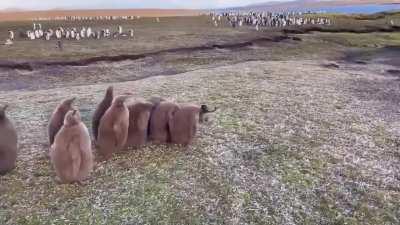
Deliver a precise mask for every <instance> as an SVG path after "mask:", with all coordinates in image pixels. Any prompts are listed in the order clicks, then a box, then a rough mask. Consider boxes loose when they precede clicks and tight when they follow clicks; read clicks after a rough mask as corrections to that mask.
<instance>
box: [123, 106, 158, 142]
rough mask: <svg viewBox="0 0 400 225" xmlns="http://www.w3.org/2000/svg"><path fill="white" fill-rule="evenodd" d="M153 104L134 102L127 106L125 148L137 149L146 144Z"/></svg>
mask: <svg viewBox="0 0 400 225" xmlns="http://www.w3.org/2000/svg"><path fill="white" fill-rule="evenodd" d="M153 106H154V105H153V104H152V103H150V102H146V101H144V100H135V101H134V102H131V103H129V104H128V106H127V107H128V109H129V129H128V139H127V141H126V146H127V147H139V146H141V145H144V144H146V142H147V135H148V126H149V120H150V114H151V112H152V109H153Z"/></svg>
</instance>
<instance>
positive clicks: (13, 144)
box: [0, 105, 18, 175]
mask: <svg viewBox="0 0 400 225" xmlns="http://www.w3.org/2000/svg"><path fill="white" fill-rule="evenodd" d="M7 107H8V106H7V105H5V106H3V107H0V175H3V174H6V173H7V172H9V171H11V170H12V169H13V168H14V167H15V162H16V160H17V154H18V152H17V151H18V146H17V145H18V137H17V131H16V130H15V128H14V126H13V124H12V122H11V121H10V120H9V119H8V118H7V115H6V112H5V111H6V109H7Z"/></svg>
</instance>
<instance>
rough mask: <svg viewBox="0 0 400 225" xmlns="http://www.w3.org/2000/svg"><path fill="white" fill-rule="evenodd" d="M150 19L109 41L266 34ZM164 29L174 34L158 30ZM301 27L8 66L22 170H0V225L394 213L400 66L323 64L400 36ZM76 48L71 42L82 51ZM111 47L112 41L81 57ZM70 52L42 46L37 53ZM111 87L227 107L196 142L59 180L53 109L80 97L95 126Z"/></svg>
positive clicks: (399, 155) (299, 219) (373, 220)
mask: <svg viewBox="0 0 400 225" xmlns="http://www.w3.org/2000/svg"><path fill="white" fill-rule="evenodd" d="M193 20H196V19H193ZM179 21H180V22H179ZM179 21H175V22H176V23H178V24H179V23H181V22H182V21H183V20H179ZM196 21H197V22H194V23H203V22H204V20H200V21H198V20H196ZM162 22H163V21H162ZM189 22H190V21H189ZM189 22H185V24H186V23H188V24H189ZM168 24H170V23H168ZM0 25H1V24H0ZM2 25H4V24H2ZM164 25H165V24H164ZM181 25H182V24H181ZM18 26H19V25H18ZM137 26H139V24H138V25H137ZM155 26H161V25H157V24H152V25H150V23H149V24H147V25H143V32H145V31H146V32H145V33H146V34H151V32H154V34H156V33H157V36H154V37H153V36H151V35H149V36H143V37H138V38H143V40H142V41H143V42H145V39H147V38H148V39H149V45H148V46H150V47H149V48H150V49H146V47H140V46H138V47H137V51H136V50H133V49H135V48H134V47H133V46H134V45H135V44H138V43H131V42H129V43H128V41H126V42H115V43H114V44H118V43H119V44H121V43H125V44H121V47H120V50H121V51H127V52H140V51H148V50H149V51H154V50H157V49H159V48H170V47H171V46H172V47H176V46H181V45H185V46H190V45H197V44H204V43H208V42H218V41H233V42H234V41H243V40H246V39H249V38H254V37H259V36H265V35H270V34H269V32H258V33H257V32H254V31H250V30H246V29H243V30H231V29H228V28H219V29H217V28H215V29H214V28H211V29H212V30H211V31H212V33H206V32H205V31H207V32H210V30H209V28H203V29H204V30H201V29H200V30H198V28H196V27H194V26H193V27H191V26H187V25H184V26H182V27H180V26H177V27H175V28H174V29H177V30H181V31H182V33H179V34H171V35H173V36H171V37H169V36H168V35H167V33H165V32H167V30H160V29H163V28H164V26H163V28H161V27H155ZM165 26H167V25H165ZM168 28H171V27H168ZM171 29H172V28H171ZM202 31H204V32H202ZM175 32H176V30H175ZM171 33H173V32H172V30H171ZM188 33H194V35H193V36H192V37H190V38H188V36H190V35H187V34H188ZM160 35H163V36H165V37H167V36H168V37H169V38H171V39H168V38H167V39H163V40H162V41H161V40H159V41H157V40H158V39H157V38H159V36H160ZM298 36H299V37H301V38H302V39H303V41H301V42H296V41H284V42H281V43H270V42H265V43H260V44H257V45H253V46H249V47H245V48H238V49H234V50H221V49H215V50H210V51H194V52H188V53H180V54H177V53H168V54H161V55H158V56H153V57H147V58H144V59H141V60H137V61H124V62H116V63H97V64H94V65H90V66H86V67H48V68H41V69H37V70H35V71H31V72H27V71H18V70H0V81H1V82H0V104H1V103H5V102H7V103H10V113H9V115H10V117H11V118H12V120H13V121H14V122H15V125H16V127H17V130H18V133H19V149H20V153H19V157H18V162H17V167H16V169H15V170H13V171H12V172H11V173H9V174H7V175H6V176H1V177H0V224H77V223H79V224H360V225H364V224H371V225H375V224H399V223H400V204H399V202H400V178H399V175H398V174H399V173H400V169H399V161H400V129H399V127H400V123H399V122H398V121H400V118H399V114H398V112H399V103H400V96H399V95H398V93H399V92H400V90H399V85H398V82H399V81H398V76H396V75H390V74H388V73H386V72H385V71H387V70H388V69H396V68H395V67H392V66H388V65H384V64H377V63H370V64H367V65H356V64H349V63H346V62H345V61H338V65H339V67H340V68H338V69H329V68H326V67H324V66H323V65H326V64H327V63H330V62H332V60H336V59H341V57H342V56H344V55H345V53H346V52H347V51H348V50H349V49H350V50H359V51H363V50H371V49H372V50H379V49H381V47H384V46H393V45H398V43H399V42H398V41H399V36H398V34H396V33H393V34H386V33H374V34H364V35H360V36H357V34H346V33H336V34H325V33H324V34H320V33H312V34H304V35H298ZM359 37H362V38H359ZM143 42H139V43H143ZM20 43H22V44H21V45H22V46H18V44H20ZM157 43H158V44H157ZM164 43H165V46H164ZM18 44H16V45H14V46H13V48H20V49H21V51H20V52H19V53H10V54H11V55H10V58H11V59H12V58H13V57H15V59H24V60H26V59H28V58H29V57H31V56H33V51H31V50H32V49H34V48H36V47H35V46H32V45H31V43H28V42H26V43H25V42H19V43H18ZM71 44H72V43H71ZM23 45H25V47H24V46H23ZM38 45H40V44H39V42H38ZM81 47H82V43H79V44H77V46H76V49H75V50H73V51H74V52H75V53H76V54H80V52H81V51H79V48H81ZM0 48H3V47H0ZM24 48H27V49H28V50H26V51H25V52H22V50H23V49H24ZM110 48H113V47H112V46H111V45H108V43H106V41H104V43H103V42H102V43H101V45H97V46H95V47H93V49H92V50H93V52H91V53H88V52H89V50H87V51H86V50H82V52H83V54H82V56H84V57H86V56H88V54H94V55H97V54H103V53H104V52H107V54H108V53H109V49H110ZM117 49H118V48H117ZM122 49H124V50H122ZM103 51H104V52H103ZM117 51H118V52H119V50H117ZM74 52H70V53H68V54H67V53H55V52H54V51H53V50H46V51H44V53H46V54H42V53H40V54H39V55H40V56H39V58H40V59H53V58H54V57H55V58H70V57H71V55H73V54H75V53H74ZM111 53H112V54H114V53H113V52H111ZM111 53H110V54H111ZM58 54H60V55H58ZM1 55H2V56H3V57H5V54H4V51H0V58H1V57H2V56H1ZM28 56H29V57H28ZM109 85H113V86H114V87H115V89H116V90H117V92H119V93H123V92H126V91H130V92H133V93H134V95H135V97H150V96H164V97H171V98H174V99H177V100H178V101H180V102H196V103H207V104H209V105H211V106H218V107H219V110H218V111H217V113H216V114H215V115H214V116H213V117H212V120H211V121H210V122H208V123H207V124H204V125H201V127H200V130H199V134H198V138H197V140H196V142H195V143H194V144H193V146H191V147H190V148H189V149H186V150H185V149H182V148H181V147H179V146H164V145H163V146H155V145H148V146H146V147H144V148H141V149H135V150H134V149H131V150H128V151H125V152H122V153H120V154H117V155H116V156H115V157H113V159H112V160H111V161H109V162H106V163H104V162H102V163H100V162H98V163H97V164H96V168H95V171H94V173H93V174H92V177H91V179H90V180H88V181H87V182H85V184H84V185H57V184H56V183H55V180H54V178H55V172H54V170H53V169H52V168H51V165H50V162H49V160H48V159H47V158H46V156H45V152H46V151H47V149H48V147H49V146H48V144H47V138H46V125H47V121H48V118H49V116H50V113H51V112H52V110H53V109H54V107H55V106H56V105H57V104H58V103H59V102H60V101H61V100H62V99H64V98H67V97H70V96H77V97H78V101H77V102H76V105H77V106H78V107H79V109H80V111H81V114H82V117H83V119H84V122H85V124H87V126H88V127H89V128H90V118H91V115H92V113H93V111H94V108H95V106H96V104H97V103H98V102H99V101H100V99H101V98H102V96H103V94H104V90H105V89H106V87H107V86H109ZM93 150H94V149H93ZM94 151H95V150H94Z"/></svg>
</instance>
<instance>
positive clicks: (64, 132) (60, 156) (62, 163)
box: [50, 110, 93, 183]
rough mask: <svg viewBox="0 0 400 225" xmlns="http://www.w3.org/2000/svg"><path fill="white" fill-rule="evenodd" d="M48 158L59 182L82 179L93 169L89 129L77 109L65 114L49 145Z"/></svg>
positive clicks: (71, 181) (79, 180)
mask: <svg viewBox="0 0 400 225" xmlns="http://www.w3.org/2000/svg"><path fill="white" fill-rule="evenodd" d="M50 159H51V162H52V164H53V167H54V169H55V171H56V174H57V177H58V178H59V181H60V182H61V183H73V182H81V181H84V180H85V179H86V178H88V177H89V175H90V173H91V171H92V170H93V153H92V148H91V141H90V135H89V131H88V129H87V127H86V126H85V124H84V123H83V122H82V121H81V117H80V113H79V112H78V111H77V110H72V111H69V112H68V113H67V115H66V116H65V119H64V125H63V126H62V128H61V129H60V131H59V132H58V133H57V135H56V137H55V140H54V144H53V145H52V146H51V149H50Z"/></svg>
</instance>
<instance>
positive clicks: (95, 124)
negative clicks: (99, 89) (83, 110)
mask: <svg viewBox="0 0 400 225" xmlns="http://www.w3.org/2000/svg"><path fill="white" fill-rule="evenodd" d="M113 98H114V88H113V87H112V86H110V87H108V88H107V91H106V95H105V96H104V98H103V100H102V101H101V102H100V103H99V105H98V106H97V108H96V110H95V111H94V114H93V118H92V132H93V138H94V140H97V137H98V133H99V124H100V120H101V118H102V117H103V115H104V113H105V112H106V111H107V109H108V108H110V106H111V103H112V101H113Z"/></svg>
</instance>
